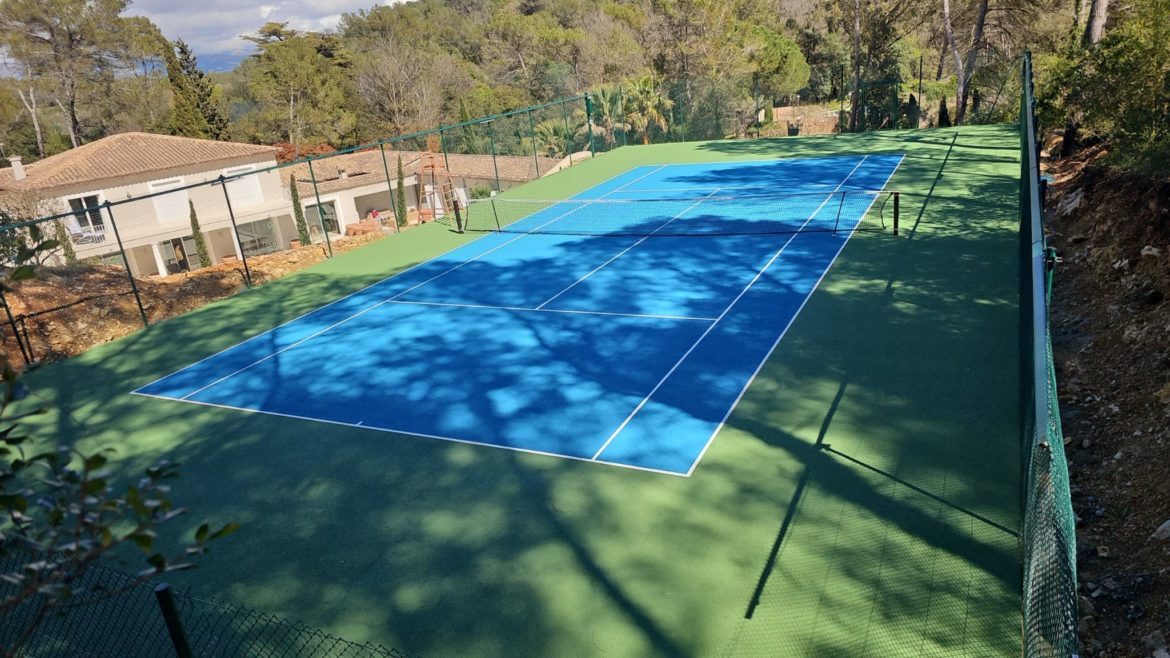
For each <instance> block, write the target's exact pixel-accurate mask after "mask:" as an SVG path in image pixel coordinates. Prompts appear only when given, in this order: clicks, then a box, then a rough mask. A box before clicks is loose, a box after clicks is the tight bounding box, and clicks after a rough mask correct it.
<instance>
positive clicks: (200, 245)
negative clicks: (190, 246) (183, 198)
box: [187, 199, 211, 267]
mask: <svg viewBox="0 0 1170 658" xmlns="http://www.w3.org/2000/svg"><path fill="white" fill-rule="evenodd" d="M187 205H188V206H190V207H191V238H192V239H193V240H195V253H196V254H198V255H199V265H200V267H207V266H208V265H211V254H209V253H208V251H207V240H205V239H204V238H203V230H202V229H200V228H199V215H197V214H195V202H194V201H192V200H190V199H187Z"/></svg>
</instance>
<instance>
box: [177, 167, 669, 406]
mask: <svg viewBox="0 0 1170 658" xmlns="http://www.w3.org/2000/svg"><path fill="white" fill-rule="evenodd" d="M663 166H665V165H663ZM660 169H662V167H659V168H658V169H654V170H652V171H649V172H647V173H645V174H643V175H641V176H639V177H637V178H635V179H634V180H632V181H629V182H627V183H623V184H622V185H620V186H618V187H615V188H614V189H612V190H610V191H609V192H606V193H605V194H602V195H601V196H599V197H597V198H599V199H601V198H604V197H605V196H606V195H608V194H613V193H614V192H617V191H619V190H621V189H622V188H624V187H628V186H630V185H633V184H634V183H637V182H638V181H640V180H642V179H643V178H646V177H647V176H651V175H653V174H654V173H656V172H657V171H659V170H660ZM585 207H586V206H585V205H582V206H579V207H577V208H574V209H572V210H570V211H568V212H565V213H562V214H560V215H557V216H556V217H553V218H552V219H550V220H548V221H547V222H545V223H543V224H541V225H540V226H537V227H536V229H534V230H538V229H541V228H544V227H545V226H548V225H549V224H551V223H553V222H555V221H557V220H559V219H561V218H562V217H564V216H565V215H570V214H572V213H575V212H577V211H578V210H581V209H582V208H585ZM528 235H530V234H529V233H521V234H520V235H517V236H516V237H514V238H512V239H511V240H508V241H506V242H503V243H501V244H498V245H496V246H494V247H492V248H491V249H488V250H487V251H484V252H482V253H479V254H477V255H476V256H475V257H474V258H469V259H467V260H463V261H460V262H459V264H458V265H455V266H454V267H452V268H449V269H448V270H446V271H444V272H440V273H439V274H436V275H435V276H432V277H431V278H429V279H427V280H426V281H423V282H421V283H416V284H414V285H413V286H411V287H409V288H407V289H406V290H403V291H402V292H399V293H397V294H395V295H391V296H390V297H387V298H386V299H383V300H382V301H380V302H377V303H376V304H373V305H371V306H367V307H366V308H364V309H362V310H360V311H358V312H357V313H354V314H353V315H350V316H348V317H345V318H342V319H341V320H338V321H337V322H334V323H333V324H331V325H329V326H328V327H325V328H324V329H321V330H319V331H316V332H314V333H312V334H309V335H308V336H305V337H304V338H302V339H300V340H298V341H296V342H294V343H291V344H289V345H286V346H285V347H282V348H281V349H279V350H277V351H275V352H273V353H272V354H269V355H268V356H265V357H263V358H261V359H257V360H256V361H253V362H252V363H249V364H248V365H246V366H244V367H243V368H240V369H239V370H236V371H235V372H232V373H229V374H227V375H224V376H223V377H220V378H219V379H217V380H215V381H213V382H211V383H210V384H207V385H206V386H203V387H201V388H198V389H196V390H194V391H191V392H190V393H188V394H186V395H184V396H183V397H181V398H179V399H180V400H186V399H187V398H189V397H191V396H192V395H198V394H199V393H202V392H203V391H206V390H207V389H209V388H211V387H213V386H215V385H217V384H220V383H222V382H224V381H225V380H228V379H231V378H232V377H235V376H236V375H238V374H240V373H241V372H244V371H245V370H248V369H251V368H253V367H255V366H258V365H260V364H261V363H264V362H265V361H268V360H269V359H272V358H275V357H277V356H280V355H281V354H283V353H285V352H287V351H289V350H291V349H293V348H295V347H297V346H299V345H302V344H304V343H306V342H308V341H310V340H312V339H314V338H316V337H317V336H320V335H321V334H323V333H325V332H327V331H330V330H331V329H334V328H336V327H338V326H340V325H343V324H345V323H346V322H349V321H350V320H353V319H354V318H358V317H360V316H363V315H365V314H366V313H369V312H370V311H372V310H374V309H376V308H378V307H380V306H382V305H383V304H386V303H388V302H392V301H394V300H396V299H398V298H399V297H401V296H403V295H405V294H407V293H409V292H411V291H413V290H416V289H418V288H421V287H422V286H425V285H426V284H428V283H430V282H432V281H434V280H435V279H438V278H439V277H442V276H446V275H448V274H450V273H451V272H454V271H455V270H457V269H459V268H461V267H463V266H464V265H467V264H468V263H471V262H474V261H477V260H479V259H480V258H483V257H484V256H486V255H488V254H490V253H492V252H494V251H497V250H499V249H503V248H504V247H506V246H508V245H510V244H512V243H513V242H515V241H517V240H519V239H521V238H524V237H526V236H528ZM188 367H190V366H188Z"/></svg>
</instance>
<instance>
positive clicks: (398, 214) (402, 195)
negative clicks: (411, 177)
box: [394, 155, 406, 228]
mask: <svg viewBox="0 0 1170 658" xmlns="http://www.w3.org/2000/svg"><path fill="white" fill-rule="evenodd" d="M405 180H406V172H405V171H404V170H403V168H402V156H401V155H399V156H398V199H397V200H396V203H397V205H395V206H394V216H395V218H396V220H397V222H398V227H399V228H402V227H403V226H406V182H405Z"/></svg>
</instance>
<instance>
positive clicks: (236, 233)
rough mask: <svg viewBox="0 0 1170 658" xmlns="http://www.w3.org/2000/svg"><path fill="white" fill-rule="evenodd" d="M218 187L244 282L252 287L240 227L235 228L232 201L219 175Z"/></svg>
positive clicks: (250, 272)
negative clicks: (230, 223) (225, 205)
mask: <svg viewBox="0 0 1170 658" xmlns="http://www.w3.org/2000/svg"><path fill="white" fill-rule="evenodd" d="M219 185H220V187H222V188H223V200H224V201H226V202H227V209H228V219H230V220H231V222H232V235H233V236H235V238H236V246H237V247H239V248H240V261H241V262H242V263H244V282H245V283H247V284H248V287H249V288H251V287H252V270H250V269H248V254H247V252H245V251H244V241H243V240H241V239H240V227H239V226H236V212H235V211H234V210H232V199H231V197H230V196H229V195H228V189H227V179H226V178H225V177H224V175H223V174H220V175H219Z"/></svg>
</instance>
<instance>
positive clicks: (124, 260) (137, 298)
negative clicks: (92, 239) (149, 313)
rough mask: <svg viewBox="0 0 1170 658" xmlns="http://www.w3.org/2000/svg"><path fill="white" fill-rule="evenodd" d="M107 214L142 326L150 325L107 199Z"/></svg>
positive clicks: (112, 209)
mask: <svg viewBox="0 0 1170 658" xmlns="http://www.w3.org/2000/svg"><path fill="white" fill-rule="evenodd" d="M104 205H105V206H106V214H108V215H109V216H110V226H111V227H112V228H113V229H114V239H115V240H117V241H118V253H120V254H121V255H122V264H123V265H125V266H126V277H127V278H128V279H130V290H132V291H133V292H134V301H135V302H136V303H137V304H138V314H139V315H141V316H142V326H143V327H149V326H150V322H149V321H147V319H146V309H145V308H143V306H142V295H140V294H138V283H137V282H136V281H135V280H134V272H132V271H130V259H129V258H128V257H127V256H126V247H125V246H123V244H122V235H121V234H120V233H118V222H116V221H114V206H113V205H112V204H111V203H110V202H109V201H106V203H105V204H104Z"/></svg>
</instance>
